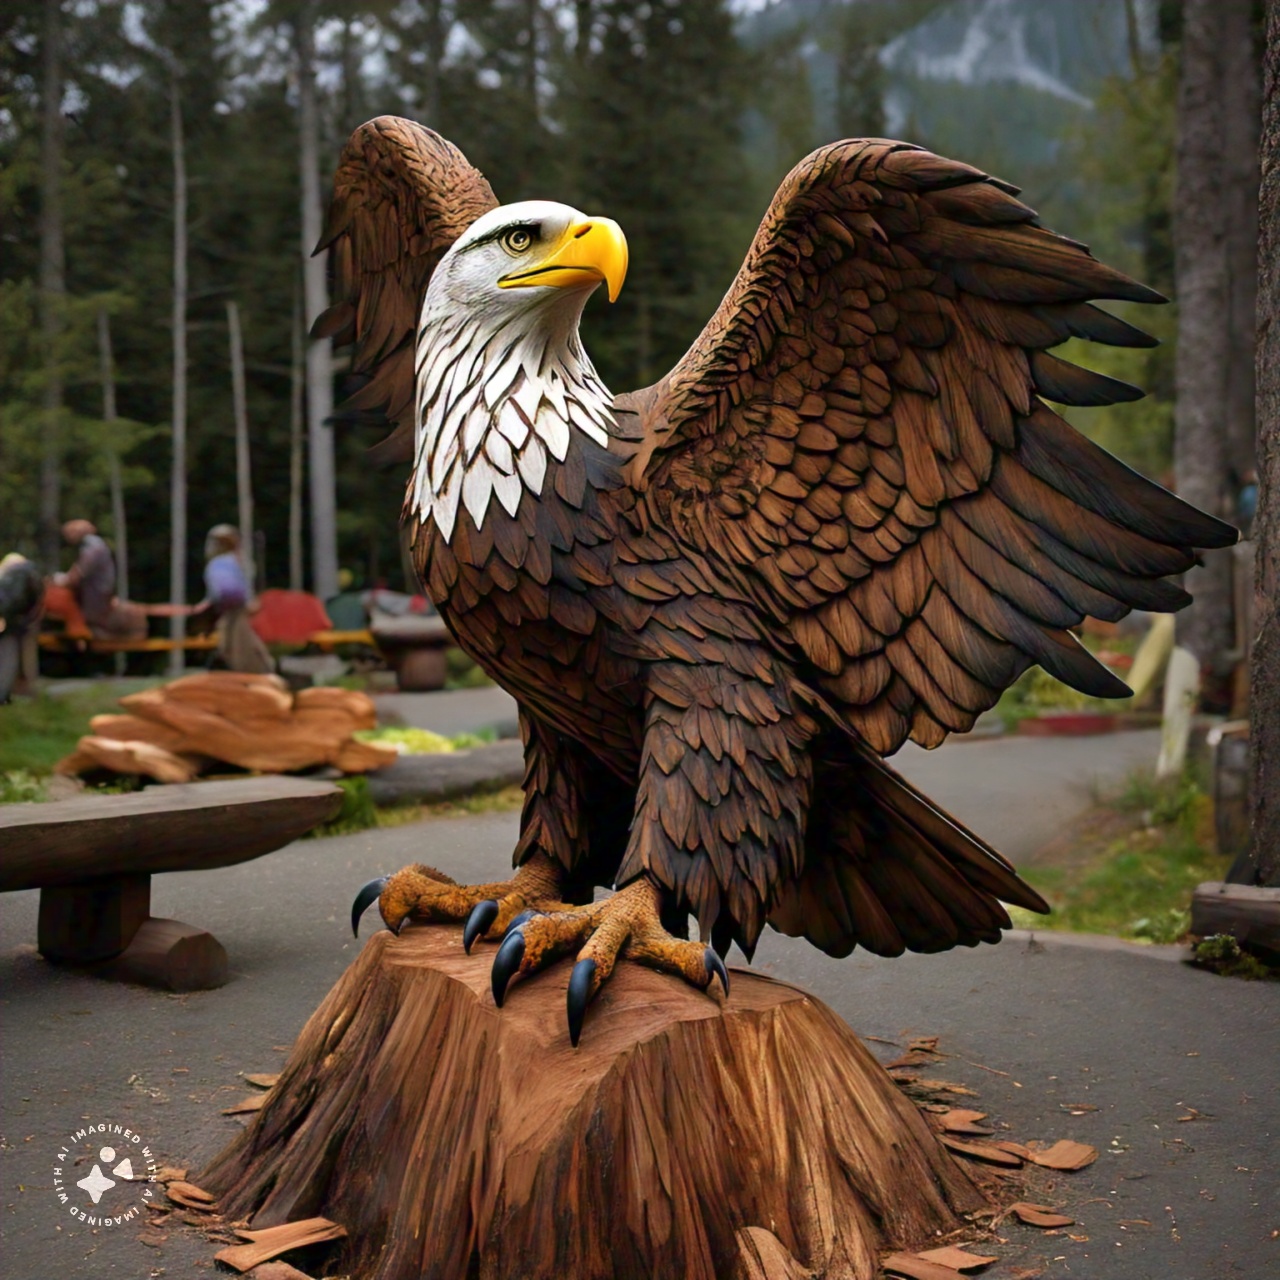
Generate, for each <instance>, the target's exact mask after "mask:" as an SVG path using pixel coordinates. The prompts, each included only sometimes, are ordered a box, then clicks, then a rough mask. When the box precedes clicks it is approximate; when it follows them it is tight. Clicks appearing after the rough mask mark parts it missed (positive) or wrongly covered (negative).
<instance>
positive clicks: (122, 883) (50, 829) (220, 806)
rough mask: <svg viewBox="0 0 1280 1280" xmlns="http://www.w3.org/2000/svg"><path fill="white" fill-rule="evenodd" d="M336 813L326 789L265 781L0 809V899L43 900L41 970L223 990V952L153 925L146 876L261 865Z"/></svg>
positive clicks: (211, 940) (336, 799)
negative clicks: (46, 966) (81, 970)
mask: <svg viewBox="0 0 1280 1280" xmlns="http://www.w3.org/2000/svg"><path fill="white" fill-rule="evenodd" d="M341 804H342V793H341V791H340V790H339V789H338V788H337V787H336V786H334V785H333V784H332V783H330V782H313V781H310V780H308V779H305V778H282V777H264V778H236V779H231V780H229V781H221V782H193V783H185V784H180V785H177V786H165V787H148V788H146V789H145V790H143V791H137V792H133V793H132V794H128V795H118V796H93V797H82V798H77V799H73V800H56V801H52V802H50V803H47V804H14V805H4V806H0V848H2V849H3V850H4V856H3V858H0V892H10V891H13V890H17V889H39V890H40V922H39V928H38V946H39V950H40V954H41V955H43V956H44V957H45V959H46V960H51V961H53V962H55V963H60V964H78V965H89V966H92V967H93V969H94V971H95V972H98V973H100V974H101V975H103V976H106V977H111V978H116V979H119V980H121V981H125V982H141V983H144V984H146V985H149V986H160V987H167V988H168V989H169V990H172V991H198V990H204V989H207V988H210V987H219V986H221V985H222V984H223V983H224V982H225V981H226V980H227V953H226V952H225V951H224V950H223V948H222V944H221V943H220V942H219V941H218V940H217V939H216V938H215V937H214V936H213V935H212V934H211V933H208V932H206V931H205V930H203V929H199V928H196V927H195V926H193V925H188V924H183V923H182V922H181V921H179V920H164V919H158V918H157V917H155V916H153V915H152V914H151V877H152V876H153V875H155V874H157V873H159V872H162V871H204V870H208V869H210V868H213V867H229V866H234V865H235V864H236V863H238V862H247V861H249V860H250V859H251V858H260V857H261V856H262V855H263V854H265V853H271V852H272V851H273V850H275V849H279V848H281V847H282V846H284V845H286V844H288V843H289V842H290V841H292V840H296V839H297V838H298V837H299V836H301V835H303V834H305V833H306V832H307V831H310V830H311V828H312V827H314V826H317V825H318V824H319V823H321V822H324V821H325V820H326V819H328V818H330V817H332V816H333V815H334V814H335V813H336V812H337V810H338V809H339V808H340V807H341Z"/></svg>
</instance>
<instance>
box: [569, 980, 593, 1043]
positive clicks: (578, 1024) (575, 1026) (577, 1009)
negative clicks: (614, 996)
mask: <svg viewBox="0 0 1280 1280" xmlns="http://www.w3.org/2000/svg"><path fill="white" fill-rule="evenodd" d="M595 976H596V962H595V961H594V960H579V961H578V963H577V964H575V965H574V966H573V972H572V973H571V974H570V975H569V999H568V1007H569V1042H570V1043H571V1044H572V1045H573V1047H574V1048H575V1049H576V1048H577V1047H578V1041H579V1039H580V1038H581V1036H582V1020H583V1018H585V1017H586V1016H587V1005H589V1004H590V1003H591V996H592V994H593V993H592V990H591V986H592V983H593V981H594V980H595Z"/></svg>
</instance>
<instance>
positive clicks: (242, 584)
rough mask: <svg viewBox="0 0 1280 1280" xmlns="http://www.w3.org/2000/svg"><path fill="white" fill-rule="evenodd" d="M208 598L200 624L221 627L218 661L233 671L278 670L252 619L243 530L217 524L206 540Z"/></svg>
mask: <svg viewBox="0 0 1280 1280" xmlns="http://www.w3.org/2000/svg"><path fill="white" fill-rule="evenodd" d="M204 556H205V566H204V590H205V598H204V600H202V601H201V602H200V604H198V605H197V606H196V609H195V614H194V618H195V620H196V622H197V624H198V623H199V622H201V621H204V622H206V623H208V624H210V625H215V626H216V627H217V635H218V647H217V650H216V651H215V653H214V665H216V666H221V667H226V668H227V669H228V670H230V671H247V672H252V673H256V674H262V673H264V672H268V671H274V670H275V663H274V662H273V661H272V658H271V654H270V653H268V652H267V646H266V645H264V644H263V643H262V641H261V640H260V639H259V638H258V635H257V633H256V632H255V631H254V629H253V627H252V626H251V625H250V623H249V605H250V592H249V581H248V579H247V578H246V577H245V572H244V564H243V563H242V562H241V559H240V531H239V529H237V528H236V527H235V525H231V524H215V525H214V526H213V528H212V529H210V530H209V533H208V536H207V537H206V538H205V540H204Z"/></svg>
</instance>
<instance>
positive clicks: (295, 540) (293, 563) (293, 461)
mask: <svg viewBox="0 0 1280 1280" xmlns="http://www.w3.org/2000/svg"><path fill="white" fill-rule="evenodd" d="M303 344H304V339H303V334H302V300H301V299H300V298H299V297H298V293H297V288H296V286H295V290H294V297H293V341H292V343H291V360H290V377H289V590H290V591H301V590H303V576H302V388H303V381H304V374H303V363H304V359H305V357H304V354H303Z"/></svg>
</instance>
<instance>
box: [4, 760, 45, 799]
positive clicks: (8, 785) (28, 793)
mask: <svg viewBox="0 0 1280 1280" xmlns="http://www.w3.org/2000/svg"><path fill="white" fill-rule="evenodd" d="M44 798H45V796H44V783H43V782H41V780H40V779H39V778H37V777H36V775H35V774H34V773H28V772H27V770H26V769H11V770H10V771H9V772H8V773H0V804H28V803H30V802H31V801H36V800H43V799H44Z"/></svg>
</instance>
